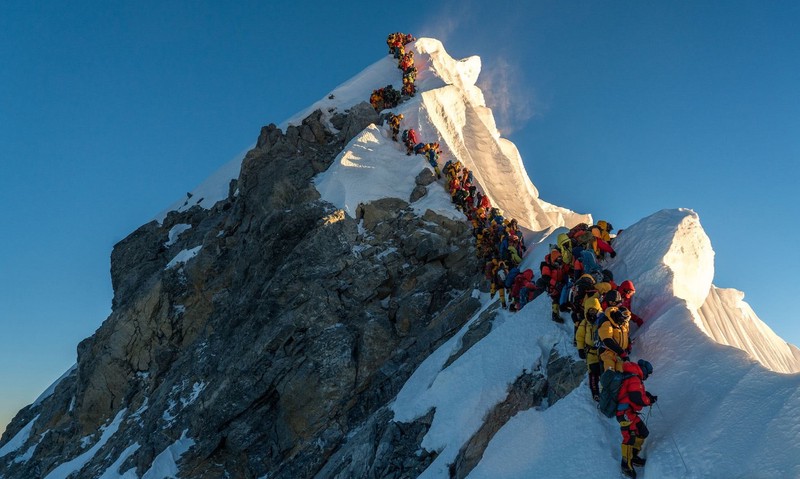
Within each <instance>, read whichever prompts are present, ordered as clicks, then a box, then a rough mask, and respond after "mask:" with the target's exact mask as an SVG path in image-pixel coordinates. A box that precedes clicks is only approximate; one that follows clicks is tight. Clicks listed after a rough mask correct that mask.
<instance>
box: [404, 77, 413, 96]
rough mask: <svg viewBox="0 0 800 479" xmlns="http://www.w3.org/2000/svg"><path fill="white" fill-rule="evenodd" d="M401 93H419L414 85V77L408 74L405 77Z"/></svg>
mask: <svg viewBox="0 0 800 479" xmlns="http://www.w3.org/2000/svg"><path fill="white" fill-rule="evenodd" d="M400 93H401V94H403V95H405V96H414V95H416V93H417V88H416V86H415V85H414V79H413V78H411V77H408V76H404V77H403V87H402V88H400Z"/></svg>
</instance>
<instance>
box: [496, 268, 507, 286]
mask: <svg viewBox="0 0 800 479" xmlns="http://www.w3.org/2000/svg"><path fill="white" fill-rule="evenodd" d="M506 276H507V274H506V270H505V269H503V268H497V279H499V280H500V284H501V285H503V286H505V285H506Z"/></svg>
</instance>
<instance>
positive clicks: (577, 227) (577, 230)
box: [567, 223, 589, 238]
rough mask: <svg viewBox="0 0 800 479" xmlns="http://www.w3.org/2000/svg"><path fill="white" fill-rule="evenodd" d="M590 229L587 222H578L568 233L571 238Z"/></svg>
mask: <svg viewBox="0 0 800 479" xmlns="http://www.w3.org/2000/svg"><path fill="white" fill-rule="evenodd" d="M588 229H589V225H587V224H586V223H578V224H577V225H575V226H573V227H572V228H571V229H570V230H569V233H567V236H569V237H570V238H575V237H576V236H578V235H579V234H581V233H583V232H585V231H586V230H588Z"/></svg>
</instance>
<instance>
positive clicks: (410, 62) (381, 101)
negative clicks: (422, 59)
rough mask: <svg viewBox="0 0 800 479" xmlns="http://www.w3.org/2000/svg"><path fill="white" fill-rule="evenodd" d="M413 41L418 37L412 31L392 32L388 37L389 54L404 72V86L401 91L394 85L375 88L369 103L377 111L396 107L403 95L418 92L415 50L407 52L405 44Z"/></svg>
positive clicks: (412, 94) (411, 94)
mask: <svg viewBox="0 0 800 479" xmlns="http://www.w3.org/2000/svg"><path fill="white" fill-rule="evenodd" d="M413 41H416V38H414V36H413V35H411V34H410V33H408V34H403V33H400V32H397V33H390V34H389V36H388V37H387V38H386V44H387V45H388V46H389V54H390V55H392V56H394V58H396V59H397V68H399V69H400V70H401V71H402V72H403V86H402V87H401V88H400V91H397V90H396V89H395V88H394V87H393V86H392V85H386V86H385V87H383V88H378V89H377V90H373V91H372V95H370V97H369V103H370V104H371V105H372V108H374V109H375V111H378V112H380V111H382V110H386V109H389V108H394V107H396V106H397V105H399V104H400V100H401V98H402V96H403V95H405V96H409V97H411V96H414V95H415V94H416V92H417V90H416V87H415V82H416V80H417V68H416V67H415V66H414V52H411V51H409V52H406V49H405V46H406V45H407V44H409V43H411V42H413Z"/></svg>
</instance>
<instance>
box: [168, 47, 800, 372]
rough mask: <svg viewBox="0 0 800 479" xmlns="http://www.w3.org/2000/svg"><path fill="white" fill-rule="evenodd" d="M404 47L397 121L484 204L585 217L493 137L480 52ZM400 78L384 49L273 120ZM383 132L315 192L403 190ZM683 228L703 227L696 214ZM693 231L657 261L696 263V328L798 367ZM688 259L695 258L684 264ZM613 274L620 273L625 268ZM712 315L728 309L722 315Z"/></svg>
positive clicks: (363, 194) (404, 172) (538, 229)
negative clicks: (718, 277)
mask: <svg viewBox="0 0 800 479" xmlns="http://www.w3.org/2000/svg"><path fill="white" fill-rule="evenodd" d="M413 48H414V52H415V55H416V56H415V66H416V67H417V70H418V71H419V75H418V77H417V89H418V92H419V93H418V96H417V97H416V98H413V99H412V100H410V101H408V102H405V103H403V104H401V105H399V106H398V108H397V109H395V112H396V113H402V114H403V115H404V116H405V119H404V122H403V127H404V128H415V129H416V130H417V131H419V132H420V133H421V135H422V138H423V139H424V141H438V142H440V143H441V145H442V147H443V150H444V152H445V153H444V155H443V158H449V159H457V160H459V161H461V163H462V164H463V165H465V166H466V167H467V168H469V169H470V170H472V172H473V174H474V177H475V183H476V184H478V185H480V187H481V189H482V190H483V191H484V192H486V193H487V194H488V195H489V197H490V198H491V199H492V202H493V204H496V205H498V206H499V207H500V208H501V209H502V210H503V211H504V212H505V214H506V216H507V217H510V218H516V219H517V220H518V221H519V223H520V225H521V226H523V227H524V228H526V229H527V230H529V231H532V232H534V239H536V240H539V241H541V240H542V238H543V237H544V236H545V235H546V234H549V233H550V232H552V231H553V230H554V229H555V228H557V227H560V226H566V227H571V226H573V225H575V224H577V223H580V222H588V223H591V222H592V218H591V215H588V214H585V215H581V214H578V213H575V212H572V211H570V210H567V209H565V208H561V207H558V206H555V205H552V204H550V203H547V202H545V201H543V200H541V199H540V198H539V194H538V190H537V189H536V187H535V186H534V185H533V183H532V182H531V181H530V178H529V177H528V175H527V173H526V171H525V166H524V164H523V163H522V159H521V157H520V155H519V152H518V151H517V148H516V146H515V145H514V144H513V143H512V142H511V141H509V140H507V139H505V138H502V137H501V136H500V133H499V132H498V131H497V128H496V125H495V121H494V117H493V115H492V112H491V109H489V108H488V107H486V104H485V100H484V97H483V93H482V92H481V90H480V88H478V87H477V86H476V85H475V82H476V81H477V79H478V76H479V74H480V69H481V61H480V58H479V57H477V56H472V57H469V58H466V59H463V60H455V59H453V58H452V57H451V56H450V55H448V54H447V52H446V51H445V49H444V46H443V45H442V43H441V42H440V41H438V40H435V39H431V38H420V39H418V40H417V41H416V42H415V43H414V44H413ZM401 83H402V82H401V78H400V74H399V73H398V70H397V66H396V60H394V59H392V58H391V57H389V56H387V57H385V58H382V59H381V60H379V61H377V62H376V63H374V64H373V65H371V66H370V67H368V68H366V69H365V70H364V71H362V72H361V73H359V74H358V75H356V76H354V77H353V78H352V79H350V80H348V81H347V82H345V83H343V84H342V85H340V86H338V87H337V88H335V89H334V90H332V92H331V94H330V95H328V96H326V97H325V98H323V99H321V100H319V101H317V102H315V103H313V104H312V105H310V106H309V107H308V108H306V109H304V110H302V111H300V112H298V113H297V114H296V115H294V116H293V117H291V118H289V119H288V120H286V121H284V122H283V123H282V124H281V125H280V126H281V127H283V128H285V127H286V126H288V125H291V124H299V123H300V121H301V120H302V119H303V118H305V117H306V116H307V115H308V114H310V113H311V112H313V111H315V110H321V111H322V112H323V118H325V117H327V118H329V115H330V112H331V111H335V110H336V111H341V110H346V109H347V108H349V107H351V106H352V105H354V104H356V103H358V102H361V101H364V99H365V98H367V97H368V96H369V92H370V91H371V90H372V89H374V88H375V87H377V86H383V85H388V84H391V85H393V86H395V87H397V88H399V86H400V85H401ZM330 128H333V127H332V126H330ZM388 136H389V135H388V132H387V130H386V127H385V126H384V127H377V126H375V127H370V128H368V129H367V130H365V131H364V132H363V133H362V135H359V136H358V137H357V138H354V139H353V140H352V141H351V143H350V144H348V145H347V147H346V148H345V149H344V150H343V151H342V153H341V155H340V156H339V158H337V161H336V162H335V163H334V165H333V166H332V167H331V168H329V169H328V171H326V172H324V173H322V174H320V175H319V176H318V178H317V179H316V180H315V184H316V187H317V189H318V190H319V191H320V193H321V195H322V197H323V199H325V200H327V201H329V202H331V203H333V204H334V205H336V206H339V207H341V208H343V209H344V210H345V211H346V212H347V213H348V214H350V215H351V216H353V217H355V208H356V207H357V206H358V205H359V204H361V203H366V202H369V201H373V200H376V199H379V198H384V197H397V198H408V196H409V195H410V193H411V191H412V189H413V187H414V176H415V174H416V172H417V170H418V168H419V167H422V166H424V165H425V164H426V163H425V162H424V161H423V160H421V159H419V158H418V157H413V158H411V159H407V158H403V157H402V156H400V155H398V154H397V153H398V152H399V151H401V150H402V149H401V148H400V147H398V146H397V144H396V143H394V142H392V141H391V140H390V139H389V138H388ZM240 164H241V160H238V159H234V160H232V161H231V162H229V163H227V164H226V165H225V166H223V167H222V168H221V169H220V170H219V171H218V172H217V173H216V174H214V175H213V176H212V177H210V178H209V179H208V180H207V181H206V182H204V183H203V184H202V185H200V186H199V187H198V188H197V189H196V190H195V191H193V192H192V198H197V200H195V202H196V203H192V202H191V201H189V200H187V201H188V202H187V201H185V202H180V203H176V204H175V205H173V206H172V207H171V208H170V209H168V210H167V211H170V210H180V209H186V208H188V207H190V206H193V205H194V204H199V205H201V206H204V207H208V206H210V205H213V204H214V203H216V202H217V201H219V200H220V199H222V198H224V197H225V195H227V193H228V191H227V189H228V183H229V182H230V180H231V179H234V178H236V177H237V176H238V173H239V168H240ZM412 165H413V167H412ZM429 190H433V195H430V197H428V198H426V199H423V200H422V201H421V202H419V203H418V204H415V205H414V207H415V208H416V210H417V211H419V212H424V211H425V210H426V209H432V210H433V211H436V212H437V213H439V214H443V215H445V216H454V217H456V218H460V217H461V216H460V213H458V212H456V211H455V210H454V209H453V208H452V206H451V205H450V201H449V198H448V197H447V195H446V194H445V193H444V192H443V191H441V192H440V191H439V190H441V189H440V188H436V187H434V188H429ZM165 214H166V212H164V213H163V214H162V215H161V217H163V216H164V215H165ZM686 227H690V228H699V229H700V230H702V227H701V226H700V224H699V221H697V222H696V224H694V223H692V226H686ZM701 237H705V240H701V239H700V238H701ZM680 238H685V236H682V235H681V236H680ZM695 239H696V240H697V241H699V242H701V243H702V245H692V246H691V247H692V248H693V249H697V251H696V252H695V254H694V256H692V255H688V257H684V255H683V254H682V253H681V250H682V248H684V247H686V246H687V245H684V244H681V243H675V244H673V245H672V246H673V249H672V254H670V255H669V256H668V257H665V260H666V261H671V262H673V263H674V264H673V266H674V267H675V268H683V267H689V268H696V269H695V270H696V272H697V274H698V276H696V277H689V276H690V275H689V276H687V277H686V278H684V281H685V282H682V283H679V284H675V285H673V286H674V287H675V288H676V291H677V292H676V295H678V296H679V297H681V298H683V299H686V300H687V301H689V302H690V304H691V305H692V308H693V309H696V310H697V313H696V314H697V319H696V322H697V323H698V324H699V325H700V326H701V329H702V330H703V331H704V333H705V334H707V335H708V336H709V337H711V338H712V339H714V340H715V341H717V342H719V343H721V344H727V345H730V346H734V347H737V348H739V349H742V350H744V351H746V352H748V353H749V354H750V355H751V356H752V357H754V358H755V359H757V360H759V361H760V362H761V363H762V364H764V365H765V366H766V367H768V368H770V369H773V370H775V371H778V372H784V373H794V372H800V350H798V349H797V348H796V347H794V346H791V345H789V344H788V343H786V342H785V341H783V340H782V339H781V338H780V337H778V336H777V335H776V334H775V333H774V332H773V331H772V330H771V329H770V328H769V327H768V326H767V325H766V324H764V323H763V321H761V320H760V319H759V318H758V317H757V315H756V313H755V312H754V311H753V310H752V308H750V306H749V305H748V304H747V303H746V302H744V301H743V297H744V293H741V292H738V291H736V290H732V289H730V290H729V289H726V290H719V289H718V288H716V287H713V285H711V281H712V280H713V276H714V258H713V256H714V255H713V249H712V248H711V244H710V240H708V238H707V237H706V236H705V233H702V235H700V237H698V238H695ZM529 241H530V240H529ZM698 248H699V249H698ZM693 258H694V260H696V264H693ZM618 263H619V266H617V267H624V266H623V265H624V262H623V261H618ZM534 269H536V268H534ZM619 274H621V275H622V276H624V275H625V271H624V270H622V271H620V272H619V273H618V275H619ZM618 277H621V276H618ZM634 284H637V283H636V282H634ZM637 303H643V304H647V305H648V306H645V307H646V308H648V309H649V308H652V306H651V305H649V303H648V302H646V301H644V300H643V296H642V294H641V292H640V293H637ZM704 303H706V304H705V305H704ZM701 306H703V307H702V308H701ZM721 318H731V321H724V320H723V319H721Z"/></svg>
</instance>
